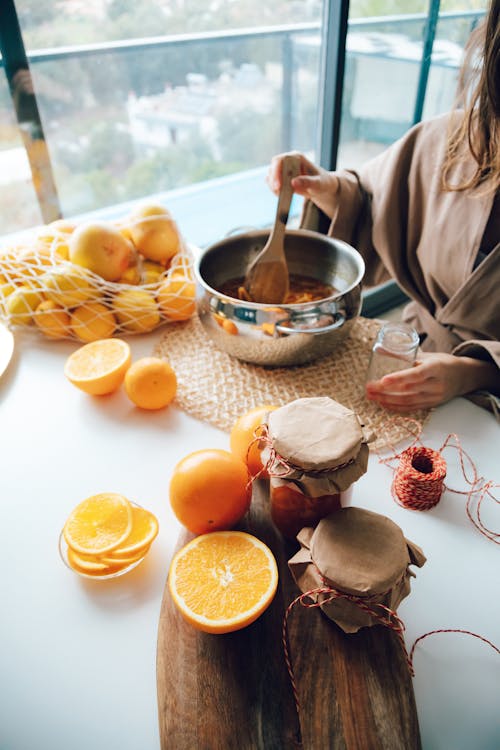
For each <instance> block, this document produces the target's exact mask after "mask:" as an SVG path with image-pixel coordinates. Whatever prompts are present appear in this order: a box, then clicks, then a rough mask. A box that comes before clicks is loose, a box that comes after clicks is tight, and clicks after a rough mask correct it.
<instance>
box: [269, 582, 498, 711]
mask: <svg viewBox="0 0 500 750" xmlns="http://www.w3.org/2000/svg"><path fill="white" fill-rule="evenodd" d="M322 594H325V595H326V598H324V599H320V598H319V597H320V596H321V595H322ZM313 597H316V598H313ZM336 599H347V600H348V601H350V602H352V603H353V604H355V605H356V606H358V607H359V608H360V609H361V610H363V611H364V612H366V613H367V614H369V615H370V616H371V617H373V619H374V620H375V621H376V622H377V624H379V625H383V626H384V627H386V628H389V629H390V630H392V631H393V632H394V633H396V636H397V638H398V640H399V642H400V644H401V648H402V649H403V653H404V656H405V661H406V664H407V665H408V670H409V673H410V675H411V676H412V677H414V676H415V670H414V668H413V658H414V653H415V647H416V646H417V644H418V643H419V642H420V641H423V640H424V638H428V637H429V636H431V635H437V634H439V633H462V634H464V635H470V636H472V637H473V638H478V639H479V640H480V641H482V642H483V643H486V644H487V645H488V646H490V647H491V648H492V649H493V650H494V651H495V652H496V653H497V654H498V655H499V656H500V648H498V646H496V645H495V644H494V643H492V642H491V641H490V640H488V639H487V638H485V637H484V636H482V635H478V634H477V633H473V632H472V631H470V630H464V629H462V628H439V629H437V630H429V631H428V632H427V633H424V634H423V635H421V636H419V637H418V638H417V639H416V640H415V641H414V643H413V646H412V647H411V649H410V653H408V651H407V649H406V644H405V640H404V631H405V625H404V622H403V621H402V620H401V618H400V617H399V616H398V614H397V613H396V612H395V611H394V610H392V609H390V608H389V607H386V606H385V605H384V604H380V603H378V602H369V601H367V599H366V598H363V597H359V596H353V595H352V594H347V593H345V592H343V591H340V590H338V589H334V588H332V587H331V586H327V585H325V586H321V587H319V588H315V589H311V590H310V591H305V592H304V593H302V594H300V595H299V596H297V597H296V598H295V599H294V600H293V601H292V602H290V604H289V605H288V607H287V608H286V610H285V614H284V617H283V626H282V642H283V651H284V655H285V664H286V668H287V671H288V676H289V678H290V684H291V686H292V692H293V699H294V702H295V708H296V710H297V714H299V713H300V699H299V692H298V688H297V683H296V680H295V674H294V670H293V664H292V660H291V657H290V648H289V638H288V619H289V617H290V615H291V613H292V610H293V609H294V607H295V605H296V604H301V605H302V606H303V607H305V608H306V609H314V608H317V607H321V606H323V605H325V604H328V603H329V602H332V601H335V600H336ZM308 600H309V601H308Z"/></svg>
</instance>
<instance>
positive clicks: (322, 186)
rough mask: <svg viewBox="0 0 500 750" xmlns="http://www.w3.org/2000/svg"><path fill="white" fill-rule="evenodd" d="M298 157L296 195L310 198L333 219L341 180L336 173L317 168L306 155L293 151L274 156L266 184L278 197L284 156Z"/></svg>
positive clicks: (293, 182) (295, 181)
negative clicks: (298, 170) (298, 168)
mask: <svg viewBox="0 0 500 750" xmlns="http://www.w3.org/2000/svg"><path fill="white" fill-rule="evenodd" d="M289 155H293V156H298V157H299V159H300V175H299V176H298V177H294V178H293V180H292V187H293V190H294V192H295V193H297V194H298V195H302V196H304V198H309V200H311V201H312V202H313V203H314V204H315V205H316V206H318V208H320V209H321V210H322V211H323V212H324V213H325V214H326V215H327V216H329V217H330V219H331V218H333V213H334V211H335V206H336V201H335V196H336V194H337V192H338V189H339V180H338V177H337V176H336V175H335V173H334V172H328V171H327V170H326V169H323V168H322V167H317V166H316V165H315V164H313V163H312V161H309V159H307V158H306V157H305V156H304V154H300V153H298V152H297V151H292V152H290V153H286V154H278V155H277V156H273V158H272V159H271V163H270V165H269V170H268V173H267V176H266V182H267V184H268V185H269V187H270V188H271V190H272V191H273V193H275V194H276V195H278V193H279V191H280V189H281V171H282V166H283V157H284V156H289Z"/></svg>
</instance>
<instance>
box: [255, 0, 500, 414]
mask: <svg viewBox="0 0 500 750" xmlns="http://www.w3.org/2000/svg"><path fill="white" fill-rule="evenodd" d="M499 14H500V3H498V2H495V0H493V2H492V3H491V6H490V10H489V13H488V15H487V18H486V19H485V23H484V24H483V25H482V26H481V27H480V28H479V29H478V30H477V34H476V35H475V39H472V38H471V45H470V47H469V54H468V56H467V58H466V63H465V64H464V68H463V72H462V76H461V80H462V82H463V85H467V86H468V87H469V90H470V87H471V83H472V94H471V96H470V99H469V101H468V102H466V103H465V106H464V109H457V110H455V111H453V112H452V113H450V114H448V115H446V116H444V117H438V118H435V119H433V120H430V121H428V122H425V123H419V124H418V125H416V126H415V127H413V128H412V129H411V130H410V131H409V132H408V133H407V134H406V135H405V136H404V137H403V138H402V139H401V140H399V141H398V142H397V143H395V144H393V145H392V146H391V147H390V148H389V149H387V150H386V151H385V152H384V153H382V154H380V155H379V156H377V157H376V158H375V159H373V160H371V161H370V162H368V163H367V164H366V165H365V166H364V167H363V168H362V169H360V170H359V172H354V171H349V170H340V171H337V172H327V171H326V170H324V169H322V168H320V167H317V166H315V165H314V164H312V163H311V162H310V161H309V160H308V159H307V158H306V157H304V156H303V155H300V160H301V174H300V176H299V177H296V178H295V179H294V180H293V181H292V185H293V188H294V191H295V192H296V193H298V194H299V195H302V196H304V198H305V199H306V201H305V204H304V212H303V217H302V226H305V227H308V228H311V229H318V230H320V231H323V230H327V231H328V233H329V234H330V235H332V236H334V237H336V238H338V239H341V240H344V241H346V242H348V243H349V244H351V245H353V246H354V247H356V248H357V249H358V250H359V251H360V253H361V254H362V255H363V257H364V259H365V262H366V268H367V271H366V276H365V282H366V283H367V284H368V285H371V284H379V283H381V282H382V281H386V280H387V279H389V278H393V279H395V280H396V281H397V283H398V284H399V286H400V287H401V288H402V289H403V290H404V291H405V292H406V293H407V294H408V296H409V297H410V298H411V299H412V300H413V302H412V303H410V305H409V306H408V307H407V308H406V310H405V314H404V320H405V321H406V322H407V323H410V324H411V325H413V326H414V327H415V328H416V329H417V331H418V333H419V334H420V338H421V349H422V355H421V357H420V358H419V361H418V362H417V364H416V365H415V366H414V367H413V368H411V369H407V370H402V371H400V372H397V373H392V374H390V375H386V376H385V377H383V378H382V379H381V380H379V381H377V382H373V383H370V384H369V385H367V397H368V398H369V399H371V400H373V401H377V402H378V403H379V404H381V405H382V406H384V407H386V408H388V409H392V410H395V411H409V410H414V409H420V408H427V407H432V406H436V405H437V404H440V403H442V402H444V401H447V400H449V399H451V398H452V397H454V396H459V395H464V394H469V396H470V395H471V394H474V396H471V397H472V398H473V400H475V401H477V402H478V403H481V405H484V406H487V407H488V408H491V409H492V410H494V411H497V407H498V404H499V403H500V402H499V401H498V399H497V398H496V396H500V371H499V367H500V343H499V338H500V191H499V186H500V19H499ZM478 44H480V45H481V46H480V48H479V49H480V52H481V55H480V56H479V60H480V62H481V63H482V64H481V65H480V68H479V69H475V70H474V69H473V70H471V67H470V65H469V64H468V61H469V60H472V61H475V64H476V65H477V60H478V55H477V54H476V55H475V56H474V52H475V51H476V52H477V49H478V47H477V45H478ZM471 74H472V75H473V77H474V76H475V77H476V80H473V81H472V82H471V81H470V80H469V81H467V76H470V75H471ZM281 160H282V155H280V156H276V157H274V158H273V160H272V162H271V165H270V168H269V173H268V177H267V181H268V184H269V186H270V187H271V189H272V190H273V191H274V192H276V193H277V192H279V188H280V185H281ZM325 222H326V224H325ZM478 392H480V393H478ZM497 413H498V411H497Z"/></svg>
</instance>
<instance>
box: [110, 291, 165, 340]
mask: <svg viewBox="0 0 500 750" xmlns="http://www.w3.org/2000/svg"><path fill="white" fill-rule="evenodd" d="M113 311H114V313H115V315H116V318H117V319H118V322H119V323H120V324H121V325H122V326H123V328H124V329H125V330H126V331H132V332H134V333H145V332H147V331H152V330H153V328H156V326H157V325H158V324H159V322H160V312H159V310H158V305H157V304H156V300H155V298H154V297H153V295H152V294H150V292H147V291H145V290H144V289H124V290H123V291H121V292H118V294H116V295H115V297H114V298H113Z"/></svg>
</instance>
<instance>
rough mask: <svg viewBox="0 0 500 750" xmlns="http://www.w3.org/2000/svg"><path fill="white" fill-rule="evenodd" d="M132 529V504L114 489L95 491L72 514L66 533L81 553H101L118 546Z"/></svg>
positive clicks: (69, 517) (69, 540) (68, 520)
mask: <svg viewBox="0 0 500 750" xmlns="http://www.w3.org/2000/svg"><path fill="white" fill-rule="evenodd" d="M131 530H132V508H131V505H130V503H129V501H128V500H127V498H125V497H123V496H122V495H118V494H117V493H115V492H103V493H100V494H99V495H92V497H88V498H87V499H86V500H83V502H81V503H79V504H78V505H77V506H76V508H74V510H73V511H72V512H71V513H70V514H69V516H68V519H67V521H66V523H65V524H64V529H63V536H64V539H65V540H66V544H67V545H68V547H71V549H72V550H73V551H74V552H76V553H79V554H81V555H102V554H106V553H107V552H110V551H111V550H112V549H115V548H116V547H118V546H119V545H120V544H121V543H122V542H123V541H124V540H125V539H126V538H127V537H128V535H129V534H130V532H131Z"/></svg>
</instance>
